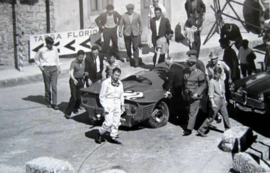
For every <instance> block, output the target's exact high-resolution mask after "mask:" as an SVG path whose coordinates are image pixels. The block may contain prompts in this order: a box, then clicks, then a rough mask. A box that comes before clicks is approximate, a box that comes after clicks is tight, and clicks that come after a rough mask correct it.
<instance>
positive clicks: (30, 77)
mask: <svg viewBox="0 0 270 173" xmlns="http://www.w3.org/2000/svg"><path fill="white" fill-rule="evenodd" d="M242 36H243V39H248V40H249V42H250V47H254V46H256V45H259V44H262V38H258V36H257V35H255V34H252V33H247V32H246V31H243V32H242ZM205 38H206V35H203V36H202V37H201V42H202V43H203V42H204V40H205ZM218 40H219V35H218V34H215V35H214V36H213V37H212V38H211V39H210V40H209V41H208V42H207V43H206V45H201V51H200V57H204V56H208V55H209V52H210V51H213V52H218V53H219V54H222V53H223V51H222V49H221V48H220V47H219V42H218ZM188 50H189V48H188V47H186V46H184V45H183V44H181V43H176V42H174V41H171V43H170V54H171V56H172V57H174V59H175V60H180V59H182V58H184V57H185V56H186V52H187V51H188ZM140 55H141V56H140V57H141V58H142V60H143V63H145V64H152V62H153V61H152V57H153V55H154V53H152V52H150V53H148V54H142V53H141V52H140ZM74 58H75V57H74ZM74 58H60V61H61V68H62V70H63V72H62V74H61V75H60V77H67V76H68V71H69V67H70V63H71V61H72V60H73V59H74ZM42 80H43V78H42V74H41V71H40V70H39V68H38V67H37V66H35V65H34V64H33V65H32V64H30V65H27V66H25V67H24V69H23V71H22V72H19V71H17V70H16V69H4V70H0V88H4V87H11V86H16V85H22V84H28V83H33V82H37V81H42Z"/></svg>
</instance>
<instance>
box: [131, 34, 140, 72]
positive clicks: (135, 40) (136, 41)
mask: <svg viewBox="0 0 270 173" xmlns="http://www.w3.org/2000/svg"><path fill="white" fill-rule="evenodd" d="M139 37H140V36H133V37H132V45H133V55H134V61H135V63H134V66H135V67H136V66H138V65H139Z"/></svg>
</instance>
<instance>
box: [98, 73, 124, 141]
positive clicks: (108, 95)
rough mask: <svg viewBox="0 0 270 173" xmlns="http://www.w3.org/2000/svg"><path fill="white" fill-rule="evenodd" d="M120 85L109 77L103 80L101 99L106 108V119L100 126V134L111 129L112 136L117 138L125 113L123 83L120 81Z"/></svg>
mask: <svg viewBox="0 0 270 173" xmlns="http://www.w3.org/2000/svg"><path fill="white" fill-rule="evenodd" d="M118 83H119V85H118V86H113V85H112V79H111V78H108V79H106V80H105V81H103V82H102V86H101V90H100V94H99V100H100V103H101V105H102V106H103V108H104V112H105V115H104V116H105V120H104V122H103V124H102V126H101V127H100V128H99V134H101V135H102V134H104V133H105V132H106V131H111V132H110V136H111V137H112V138H115V137H116V136H117V133H118V127H119V126H120V124H121V123H120V117H121V114H122V113H123V112H122V110H121V106H122V105H124V96H123V93H124V91H123V84H122V82H121V81H118Z"/></svg>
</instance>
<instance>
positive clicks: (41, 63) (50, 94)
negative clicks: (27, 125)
mask: <svg viewBox="0 0 270 173" xmlns="http://www.w3.org/2000/svg"><path fill="white" fill-rule="evenodd" d="M45 42H46V47H43V48H41V49H39V51H38V52H37V54H36V56H35V63H36V65H37V66H38V67H39V68H40V70H41V72H42V75H43V80H44V85H45V99H46V101H47V107H48V108H51V107H52V108H53V109H55V110H59V107H58V106H57V80H58V72H59V73H60V72H61V68H60V61H59V56H58V51H57V49H55V48H54V47H53V44H54V40H53V39H52V38H51V37H46V38H45ZM51 88H52V90H51ZM51 100H52V102H51Z"/></svg>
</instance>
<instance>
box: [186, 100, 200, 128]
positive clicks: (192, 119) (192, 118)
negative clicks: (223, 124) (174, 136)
mask: <svg viewBox="0 0 270 173" xmlns="http://www.w3.org/2000/svg"><path fill="white" fill-rule="evenodd" d="M199 108H200V100H196V101H194V102H192V103H191V104H190V107H189V120H188V126H187V129H188V130H190V131H192V130H193V129H194V126H195V123H196V118H197V114H198V112H199Z"/></svg>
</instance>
